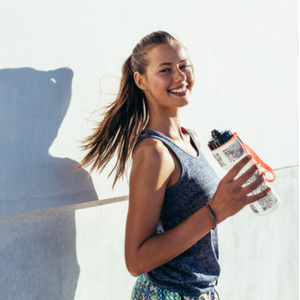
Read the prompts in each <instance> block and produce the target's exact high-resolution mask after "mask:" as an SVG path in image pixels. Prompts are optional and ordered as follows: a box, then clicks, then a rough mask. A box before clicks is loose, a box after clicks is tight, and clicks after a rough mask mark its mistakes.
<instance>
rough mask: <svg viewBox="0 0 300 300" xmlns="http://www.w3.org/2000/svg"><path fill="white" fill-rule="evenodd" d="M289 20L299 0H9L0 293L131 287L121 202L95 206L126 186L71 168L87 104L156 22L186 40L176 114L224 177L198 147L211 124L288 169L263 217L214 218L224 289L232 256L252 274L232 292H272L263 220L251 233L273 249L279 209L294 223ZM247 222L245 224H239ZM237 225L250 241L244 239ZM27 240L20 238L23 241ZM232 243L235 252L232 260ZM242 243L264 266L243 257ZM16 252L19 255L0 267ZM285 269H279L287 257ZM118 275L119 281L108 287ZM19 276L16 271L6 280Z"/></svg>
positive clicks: (79, 292)
mask: <svg viewBox="0 0 300 300" xmlns="http://www.w3.org/2000/svg"><path fill="white" fill-rule="evenodd" d="M297 25H298V2H297V1H295V0H293V1H283V0H279V1H275V2H274V1H263V2H261V1H257V0H254V1H234V0H229V1H226V2H224V1H220V0H217V1H210V2H208V1H190V0H188V1H185V2H184V3H183V2H181V1H177V0H175V1H171V0H166V1H157V0H155V1H147V2H146V1H125V2H124V1H119V0H113V1H95V0H87V1H84V2H82V1H67V0H63V1H57V0H54V1H40V0H39V1H38V0H28V1H16V0H10V1H4V2H3V3H2V4H1V10H0V28H1V31H0V44H1V45H2V46H1V48H0V136H1V141H2V143H0V164H1V169H0V226H2V228H3V229H4V230H1V232H2V234H1V235H0V244H1V245H2V246H1V247H2V248H1V249H2V250H3V251H4V252H2V251H1V253H6V254H5V255H2V260H1V262H0V273H1V274H5V275H4V276H1V279H0V286H2V287H3V288H4V290H5V294H2V295H0V299H1V297H4V298H3V299H5V300H7V299H16V297H17V299H40V297H41V296H40V295H43V299H58V298H62V299H78V300H79V299H80V300H81V299H96V297H99V293H100V291H101V293H103V295H106V297H111V296H112V295H111V294H110V293H111V291H112V290H114V289H116V290H117V291H118V292H120V293H121V292H122V291H124V295H125V294H126V295H129V294H128V293H129V292H128V291H129V290H130V289H131V286H132V284H133V281H134V280H133V278H131V276H130V275H128V273H127V271H126V270H125V267H124V258H123V252H122V251H123V232H124V227H123V226H125V225H124V222H125V218H126V203H127V202H126V201H125V202H118V203H114V201H112V202H113V203H111V204H105V205H101V204H104V203H106V202H102V203H101V202H99V201H97V202H95V200H97V199H106V198H111V197H114V198H118V197H122V196H124V195H127V193H128V187H127V184H126V181H124V182H120V183H119V184H118V185H117V186H116V188H115V190H114V191H113V190H112V189H111V188H110V186H111V183H112V180H113V178H110V179H107V178H106V177H107V174H108V173H109V171H110V170H109V168H108V169H107V170H105V172H104V173H103V174H101V175H96V174H93V175H92V179H90V178H88V177H87V172H86V171H84V170H83V171H81V172H76V173H74V172H72V169H73V168H74V166H75V165H76V161H79V159H80V156H81V152H80V150H79V145H80V143H79V140H80V139H82V138H83V137H84V136H86V135H87V134H88V132H90V128H91V127H92V126H93V121H95V120H97V118H98V116H97V114H92V112H94V111H95V109H96V108H97V107H99V106H98V105H99V102H100V106H101V105H103V104H104V103H105V102H108V101H111V99H112V94H114V93H116V88H117V85H118V78H114V77H113V76H117V77H119V76H120V68H121V65H122V63H123V61H124V60H125V59H126V58H127V57H128V56H129V54H130V52H131V51H132V49H133V47H134V46H135V44H136V43H137V42H138V40H139V39H140V38H142V37H143V36H144V35H145V34H148V33H150V32H151V31H154V30H158V29H163V30H166V31H169V32H171V33H174V34H175V35H177V36H178V38H179V40H181V41H182V42H183V43H184V44H185V46H186V47H187V48H188V49H189V54H190V56H191V58H192V61H193V64H194V66H195V74H196V85H195V88H194V91H193V95H192V101H191V104H190V105H189V106H188V107H186V108H184V109H183V112H182V121H183V122H182V123H183V125H184V126H186V127H188V128H192V129H194V130H195V131H196V132H197V133H198V134H199V136H200V138H201V140H202V149H203V152H204V154H205V156H206V157H207V159H208V160H209V161H210V162H211V164H212V165H213V167H214V168H215V169H216V171H217V172H218V173H219V175H220V176H223V174H224V173H223V171H222V170H220V168H219V166H218V164H217V163H216V162H215V161H214V159H213V157H212V156H211V154H210V153H209V150H208V148H207V147H206V144H207V141H208V140H209V139H210V131H211V130H212V129H219V130H224V129H230V130H231V131H233V132H235V131H237V132H238V133H239V135H240V136H241V138H242V139H243V141H245V142H246V143H247V144H249V145H250V146H251V147H252V148H253V149H254V150H255V151H256V152H257V154H258V155H259V156H261V158H262V159H263V160H265V162H266V163H267V164H268V165H270V166H271V167H273V168H274V169H278V172H279V173H280V172H285V173H284V174H285V176H284V177H281V178H280V176H278V179H277V180H276V182H275V183H274V186H275V184H276V188H277V185H278V189H279V190H281V191H282V192H281V195H280V196H281V197H282V202H283V204H282V205H281V207H280V208H279V209H278V210H277V211H276V212H274V213H273V214H272V215H270V217H265V218H262V219H261V220H258V219H255V218H253V216H252V215H251V214H250V213H244V211H243V212H241V213H240V214H239V215H238V216H236V217H234V218H232V219H231V220H228V222H227V223H224V225H221V226H220V235H221V236H220V241H221V245H220V247H221V263H222V265H224V273H223V274H226V276H225V275H222V276H223V277H221V279H220V291H222V293H223V295H224V298H226V295H229V294H228V292H229V289H231V288H233V281H234V280H233V279H235V280H236V279H237V278H232V277H231V276H234V275H232V274H242V275H244V276H245V275H247V274H248V272H246V271H243V272H244V273H237V272H241V269H242V268H241V265H239V263H240V262H244V263H245V265H246V266H249V268H247V270H249V273H250V276H249V277H248V276H245V278H247V280H244V281H243V284H240V285H237V286H236V285H235V286H234V287H235V288H237V291H236V293H237V295H243V299H246V300H247V299H252V298H251V297H250V296H247V295H248V294H246V296H245V295H244V294H243V293H244V292H245V289H248V288H249V287H251V293H249V295H252V296H253V295H256V294H255V293H259V292H260V291H261V290H262V288H264V289H265V292H266V293H273V291H277V287H278V286H281V282H282V276H281V275H280V274H277V273H276V272H275V271H274V273H272V284H266V283H265V282H264V283H263V282H262V281H263V280H266V281H267V278H268V276H266V274H268V272H267V270H268V268H269V264H268V265H267V264H266V265H264V264H263V262H264V261H268V262H269V260H270V258H269V256H268V258H267V255H266V254H262V253H258V252H257V251H258V249H261V248H260V247H261V245H260V244H259V245H258V244H257V243H251V240H252V238H254V233H253V232H255V231H256V230H258V229H257V228H261V227H264V226H266V227H267V228H268V230H267V231H266V232H265V231H263V230H260V229H259V241H261V240H265V241H266V244H268V245H273V244H272V243H275V244H276V243H277V241H276V238H274V236H273V235H270V234H268V233H269V232H271V231H270V230H271V228H272V226H275V228H276V230H279V229H280V228H278V227H276V226H277V225H276V224H275V223H276V222H275V219H276V218H275V216H276V215H278V216H281V215H280V214H284V216H282V218H283V220H284V222H288V224H289V225H290V226H292V225H293V226H294V225H295V223H294V222H296V221H295V220H298V213H297V212H298V211H296V213H295V211H294V209H295V207H296V201H297V197H298V192H297V181H296V182H295V181H294V179H293V178H294V176H296V175H297V174H298V168H296V169H295V167H291V166H297V165H298V164H299V162H298V151H299V149H298V135H299V130H298V109H299V104H298V27H297ZM107 75H112V76H110V77H104V78H103V80H102V81H101V82H102V84H101V89H100V82H99V79H100V78H102V77H103V76H107ZM100 90H101V101H100ZM91 114H92V115H91ZM48 152H50V153H51V155H48ZM281 168H286V169H281ZM281 170H282V171H281ZM295 170H296V171H295ZM295 172H296V173H295ZM282 174H283V173H282ZM284 178H291V180H292V179H293V181H292V182H293V184H292V186H291V187H289V188H287V187H286V185H283V182H286V181H285V179H284ZM276 192H277V190H276ZM278 193H279V192H278ZM120 199H123V198H120ZM290 199H293V200H290ZM84 202H85V204H79V203H84ZM287 204H289V205H294V206H293V208H292V209H293V212H294V214H295V215H294V219H293V220H290V219H289V218H288V216H289V213H290V211H289V210H287V207H288V206H286V205H287ZM66 205H68V206H66ZM84 207H86V208H84ZM45 209H47V210H45ZM48 209H50V210H48ZM250 212H251V211H250ZM23 213H26V214H23ZM19 214H22V215H19ZM1 217H2V218H1ZM114 220H118V221H117V222H114ZM64 222H67V225H65V224H64ZM297 222H298V221H297ZM248 223H249V224H251V226H254V229H253V228H252V227H249V228H248V229H247V226H246V224H248ZM107 224H110V225H109V226H108V225H107ZM272 224H273V225H272ZM249 226H250V225H249ZM256 226H259V227H256ZM255 228H256V229H255ZM237 229H242V230H243V232H245V238H246V237H247V239H245V240H244V239H243V240H241V238H240V235H239V234H238V233H237ZM246 229H247V230H246ZM244 230H246V231H244ZM276 230H275V232H276ZM282 234H284V236H285V237H286V239H287V240H286V241H285V245H289V244H290V245H291V247H293V249H294V250H293V251H295V252H293V254H292V255H293V256H292V257H293V258H291V257H288V258H289V259H294V261H298V257H296V256H297V253H298V249H296V248H295V246H294V240H295V239H297V237H296V234H295V232H290V234H288V233H287V232H286V231H284V230H283V229H282V230H281V231H280V235H282ZM278 236H279V235H276V237H277V238H278ZM25 237H27V239H26V243H28V245H27V244H26V245H27V246H26V247H27V248H26V247H25V248H24V249H23V248H22V247H21V245H23V243H22V241H24V238H25ZM112 237H114V243H115V244H113V242H112V240H111V239H112ZM274 241H275V242H274ZM87 245H88V246H87ZM232 245H235V249H236V250H235V252H234V256H235V257H237V259H236V260H233V259H232V257H233V256H232V257H231V258H230V259H228V260H227V259H226V258H227V257H230V255H231V253H232V252H231V250H232ZM275 246H276V247H275ZM275 246H274V248H275V249H272V251H274V254H272V256H271V257H274V259H275V261H276V263H279V258H280V257H281V255H280V253H281V250H280V248H278V244H276V245H275ZM249 247H250V250H252V251H251V252H253V253H254V255H255V261H259V262H262V264H261V265H262V266H260V265H256V264H255V263H253V262H252V260H250V258H249V257H248V256H244V252H245V250H246V249H249ZM285 247H288V246H285ZM33 249H34V251H33ZM222 249H223V250H222ZM222 251H223V254H222ZM247 251H248V250H247ZM283 251H284V253H286V248H284V250H283ZM33 253H35V254H33ZM97 254H98V256H97ZM11 256H13V257H14V260H13V261H15V263H14V264H9V263H8V261H9V260H8V258H10V257H11ZM16 257H17V259H15V258H16ZM67 257H68V259H67ZM6 258H7V259H6ZM48 258H49V259H50V260H49V261H48ZM288 258H286V259H288ZM35 259H36V261H35ZM283 261H284V262H286V263H288V261H286V260H283ZM31 262H32V263H34V265H32V264H31ZM229 262H230V264H229ZM229 265H230V267H231V268H232V271H230V274H231V275H229V272H228V267H227V266H229ZM275 265H277V266H279V265H278V264H275ZM253 266H257V269H256V268H255V267H253ZM280 266H281V269H282V268H284V266H283V265H282V262H281V265H280ZM29 269H30V271H28V270H29ZM47 270H50V272H49V274H51V276H50V275H49V277H48V275H47ZM276 270H277V269H276ZM289 270H291V271H290V275H289V276H291V277H292V278H298V266H296V265H293V264H292V266H291V267H289ZM25 274H27V275H26V276H25ZM103 274H108V275H107V276H105V275H103ZM115 274H118V275H119V277H118V279H116V280H117V283H116V284H115V287H114V286H113V284H114V282H113V280H112V278H115V277H117V276H115ZM261 274H264V275H261ZM276 274H277V275H276ZM284 274H286V273H284ZM260 275H261V276H264V277H260ZM14 277H17V278H19V280H18V283H17V284H16V285H15V286H14V285H13V284H12V281H11V279H12V278H14ZM49 278H52V281H51V283H50V284H49ZM228 278H230V280H229V279H228ZM257 278H263V279H261V280H258V279H257ZM288 278H290V277H288ZM231 279H232V280H231ZM243 279H244V278H243ZM252 279H253V280H252ZM34 280H35V281H34ZM118 280H119V281H118ZM222 281H223V286H222ZM46 282H47V284H48V285H47V286H46ZM273 282H274V286H275V288H274V286H273ZM297 282H298V281H297ZM225 283H226V285H225ZM254 283H255V284H254ZM116 287H118V288H116ZM289 287H290V290H291V293H294V294H293V295H295V293H297V292H298V285H297V283H294V281H293V280H292V279H291V280H290V281H289ZM2 290H3V289H2V288H1V291H2ZM21 290H22V296H21V294H20V293H21V292H20V291H21ZM54 291H55V292H54ZM252 293H254V294H252ZM277 294H278V293H277ZM16 295H19V296H16ZM96 295H98V296H96ZM272 295H273V294H272ZM278 295H280V293H279V294H278ZM126 297H127V296H126ZM126 297H124V299H126ZM227 297H229V296H227ZM236 297H238V296H236ZM247 297H248V298H247ZM127 298H128V297H127ZM270 298H272V299H277V298H275V296H274V297H273V296H272V297H270ZM97 299H98V298H97ZM103 299H105V298H103ZM262 299H263V298H262ZM278 299H279V298H278Z"/></svg>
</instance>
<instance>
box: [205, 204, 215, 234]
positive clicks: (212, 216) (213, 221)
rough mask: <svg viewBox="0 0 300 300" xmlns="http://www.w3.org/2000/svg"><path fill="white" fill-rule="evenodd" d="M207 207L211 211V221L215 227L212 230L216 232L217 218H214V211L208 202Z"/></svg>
mask: <svg viewBox="0 0 300 300" xmlns="http://www.w3.org/2000/svg"><path fill="white" fill-rule="evenodd" d="M206 207H207V209H208V211H209V214H210V218H211V221H212V223H213V226H214V227H213V228H212V229H213V230H215V229H216V228H217V223H216V219H215V217H214V215H213V213H212V211H211V209H210V206H209V205H208V202H206Z"/></svg>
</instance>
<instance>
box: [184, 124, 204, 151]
mask: <svg viewBox="0 0 300 300" xmlns="http://www.w3.org/2000/svg"><path fill="white" fill-rule="evenodd" d="M187 130H188V131H190V132H191V133H192V135H193V136H194V138H195V140H196V142H197V144H198V146H199V148H201V142H200V138H199V136H198V134H197V133H196V132H195V131H194V130H192V129H189V128H187Z"/></svg>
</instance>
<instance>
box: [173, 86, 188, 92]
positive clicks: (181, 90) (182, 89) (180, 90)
mask: <svg viewBox="0 0 300 300" xmlns="http://www.w3.org/2000/svg"><path fill="white" fill-rule="evenodd" d="M186 91H187V86H184V87H182V88H180V89H174V90H169V92H170V93H172V94H185V93H186Z"/></svg>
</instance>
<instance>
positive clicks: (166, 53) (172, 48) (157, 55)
mask: <svg viewBox="0 0 300 300" xmlns="http://www.w3.org/2000/svg"><path fill="white" fill-rule="evenodd" d="M147 56H148V59H149V65H148V67H150V68H156V67H158V66H159V65H160V64H162V63H174V64H175V63H179V62H180V61H182V60H184V59H188V56H187V53H186V51H185V49H184V48H183V47H182V46H181V45H180V44H179V43H173V44H162V45H157V46H155V47H154V48H152V49H151V50H150V51H149V52H148V55H147Z"/></svg>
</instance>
